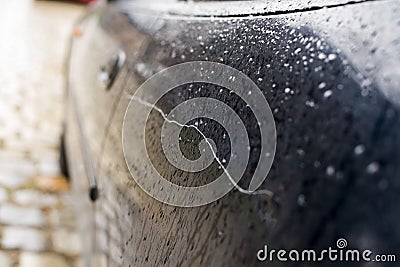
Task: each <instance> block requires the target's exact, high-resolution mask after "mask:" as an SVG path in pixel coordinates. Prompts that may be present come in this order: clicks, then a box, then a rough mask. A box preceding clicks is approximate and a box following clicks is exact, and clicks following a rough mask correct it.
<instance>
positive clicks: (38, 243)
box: [0, 0, 85, 267]
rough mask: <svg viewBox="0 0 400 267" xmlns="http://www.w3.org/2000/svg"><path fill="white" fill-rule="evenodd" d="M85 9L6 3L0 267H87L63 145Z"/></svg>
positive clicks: (0, 17) (1, 54) (0, 83)
mask: <svg viewBox="0 0 400 267" xmlns="http://www.w3.org/2000/svg"><path fill="white" fill-rule="evenodd" d="M84 8H85V6H84V5H82V4H73V3H68V2H59V1H33V0H12V1H1V8H0V38H1V39H0V40H1V41H0V60H1V64H0V267H14V266H21V267H27V266H29V267H36V266H41V267H62V266H82V262H81V259H80V257H79V253H80V250H81V241H80V238H79V235H78V233H77V230H76V225H75V219H76V216H75V214H74V211H73V202H72V196H71V192H70V185H69V183H68V182H67V181H66V180H65V179H64V177H62V176H61V175H60V170H59V165H58V157H59V156H58V153H59V152H58V147H59V138H60V133H61V129H62V119H63V105H64V103H63V102H64V93H65V88H64V68H65V66H64V65H65V58H66V53H67V48H68V43H69V38H70V34H71V32H72V30H73V23H74V21H75V20H76V19H77V18H78V17H79V16H80V15H81V14H82V12H83V11H84Z"/></svg>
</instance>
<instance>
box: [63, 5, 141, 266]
mask: <svg viewBox="0 0 400 267" xmlns="http://www.w3.org/2000/svg"><path fill="white" fill-rule="evenodd" d="M124 19H125V18H124V17H122V16H120V14H119V13H116V12H113V10H109V11H108V12H107V13H104V12H101V10H100V9H99V8H95V7H89V9H88V11H87V13H86V15H85V16H84V17H82V18H81V19H80V20H79V21H78V22H77V24H76V26H75V29H74V32H73V36H72V42H71V48H70V55H69V64H68V67H67V68H68V84H67V87H68V91H67V95H68V101H67V111H68V112H67V123H66V135H65V136H66V142H67V148H68V149H67V150H68V151H67V153H68V161H69V166H70V167H71V178H72V184H73V187H74V194H75V197H76V200H77V211H78V217H79V218H78V221H79V225H80V228H81V233H82V242H83V247H84V254H85V261H86V264H87V265H92V266H104V264H103V263H102V262H104V259H103V258H101V257H98V256H97V253H96V251H97V245H96V244H97V243H98V240H97V239H96V236H95V234H94V233H95V231H96V229H95V220H96V207H95V206H94V202H95V200H96V199H97V197H98V181H97V179H98V176H99V174H100V173H99V169H98V165H99V161H100V159H101V156H102V153H103V147H104V141H105V136H106V134H107V131H108V129H109V125H110V122H111V118H112V117H113V114H114V111H115V108H116V104H117V103H118V100H119V98H120V95H121V93H122V92H123V88H124V85H125V82H124V81H125V80H126V73H127V70H128V68H127V62H126V60H127V58H126V52H125V51H124V50H123V49H122V44H123V43H124V42H126V41H127V40H125V39H124V34H125V28H124V25H126V24H128V22H127V21H125V20H124ZM110 21H112V22H113V24H112V25H111V24H110ZM109 26H112V27H111V28H108V27H109ZM139 44H140V40H139V39H135V44H134V45H133V46H132V47H135V45H139ZM130 59H131V57H130ZM99 216H101V215H99ZM98 220H99V219H98ZM102 264H103V265H102Z"/></svg>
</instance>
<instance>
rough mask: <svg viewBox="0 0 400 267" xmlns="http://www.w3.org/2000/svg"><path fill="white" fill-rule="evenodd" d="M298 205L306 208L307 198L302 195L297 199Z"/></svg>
mask: <svg viewBox="0 0 400 267" xmlns="http://www.w3.org/2000/svg"><path fill="white" fill-rule="evenodd" d="M297 204H299V206H302V207H304V206H305V204H306V197H305V196H304V195H303V194H300V195H299V196H298V197H297Z"/></svg>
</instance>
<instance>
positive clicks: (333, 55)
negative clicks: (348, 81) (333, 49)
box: [328, 54, 336, 61]
mask: <svg viewBox="0 0 400 267" xmlns="http://www.w3.org/2000/svg"><path fill="white" fill-rule="evenodd" d="M335 59H336V54H329V55H328V60H329V61H331V60H335Z"/></svg>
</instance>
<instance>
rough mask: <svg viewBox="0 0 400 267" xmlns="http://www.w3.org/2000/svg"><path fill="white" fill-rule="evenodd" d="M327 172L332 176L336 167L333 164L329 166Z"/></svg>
mask: <svg viewBox="0 0 400 267" xmlns="http://www.w3.org/2000/svg"><path fill="white" fill-rule="evenodd" d="M326 174H327V175H329V176H332V175H334V174H335V167H333V166H332V165H329V166H328V168H326Z"/></svg>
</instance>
